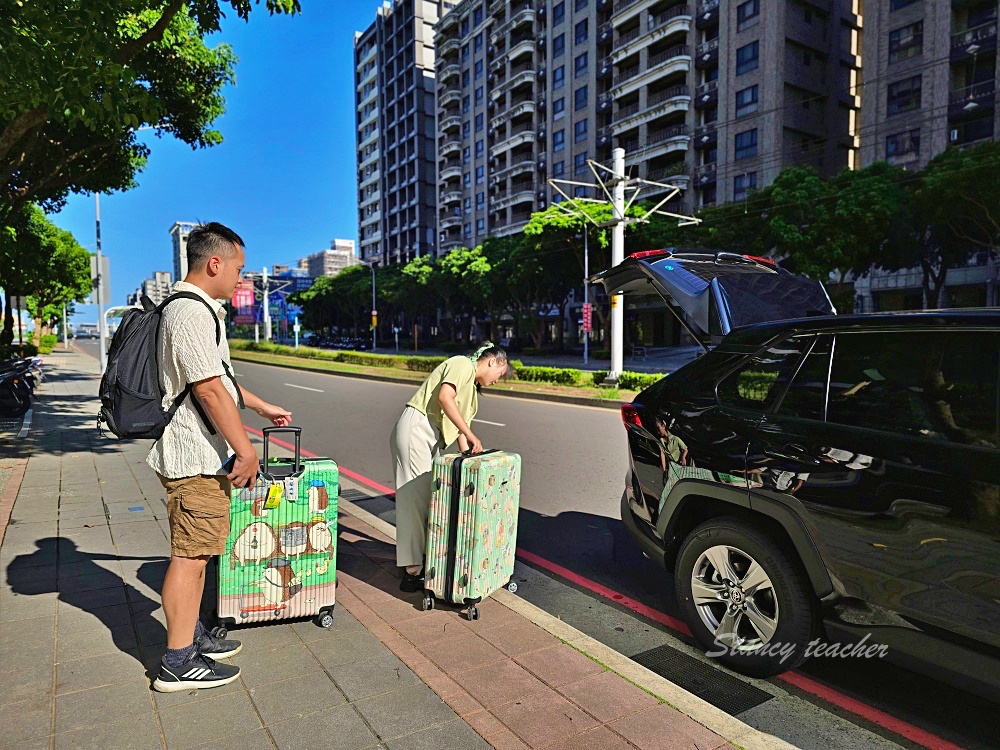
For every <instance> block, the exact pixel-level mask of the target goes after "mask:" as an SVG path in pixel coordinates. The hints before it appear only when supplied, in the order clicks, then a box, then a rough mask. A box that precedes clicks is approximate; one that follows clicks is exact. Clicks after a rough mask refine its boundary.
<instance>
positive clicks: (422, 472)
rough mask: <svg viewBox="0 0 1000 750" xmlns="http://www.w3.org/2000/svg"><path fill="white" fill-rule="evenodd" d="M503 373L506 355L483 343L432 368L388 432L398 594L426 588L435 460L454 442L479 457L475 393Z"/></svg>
mask: <svg viewBox="0 0 1000 750" xmlns="http://www.w3.org/2000/svg"><path fill="white" fill-rule="evenodd" d="M506 372H507V353H506V352H505V351H504V350H503V349H501V348H500V347H498V346H494V345H493V344H492V343H490V342H487V343H486V344H485V345H484V346H481V347H480V348H479V350H478V351H477V352H476V353H475V354H473V355H472V356H471V357H464V356H458V357H451V358H449V359H446V360H445V361H444V362H442V363H441V364H440V365H438V366H437V367H435V368H434V371H433V372H431V374H430V375H428V376H427V379H426V380H425V381H424V382H423V384H422V385H421V386H420V388H419V389H418V390H417V392H416V394H415V395H414V396H413V398H411V399H410V400H409V401H408V402H407V404H406V408H405V409H403V413H402V415H400V417H399V419H398V420H397V422H396V426H395V427H394V428H393V429H392V435H391V437H390V438H389V446H390V448H391V450H392V460H393V467H394V469H395V472H396V564H397V565H399V566H400V567H401V568H403V569H404V570H403V571H402V574H403V575H402V581H401V582H400V584H399V588H400V590H401V591H407V592H412V591H421V590H423V588H424V575H423V571H424V563H423V560H424V546H425V542H426V537H425V535H426V530H427V511H428V508H429V507H430V503H431V472H432V469H433V464H434V457H435V456H437V455H438V454H440V453H441V452H442V451H443V450H444V449H445V448H446V447H447V446H449V445H451V444H452V443H453V442H454V441H455V439H456V438H457V439H458V447H459V449H460V450H462V451H463V452H464V451H471V452H472V453H481V452H482V450H483V444H482V442H481V441H480V440H479V438H477V437H476V435H475V433H474V432H473V431H472V428H471V427H469V423H470V422H472V418H473V417H474V416H475V415H476V411H477V410H478V409H479V391H480V389H481V388H482V387H483V386H489V385H493V384H494V383H496V382H497V381H498V380H499V379H500V378H501V377H503V376H504V374H505V373H506Z"/></svg>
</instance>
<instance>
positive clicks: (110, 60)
mask: <svg viewBox="0 0 1000 750" xmlns="http://www.w3.org/2000/svg"><path fill="white" fill-rule="evenodd" d="M260 3H261V0H101V1H100V2H80V1H74V2H62V3H45V2H25V1H24V0H0V19H2V21H0V49H2V50H3V54H2V55H0V226H5V225H7V224H8V223H9V219H10V218H11V217H13V216H15V215H16V214H17V212H18V211H20V210H21V209H22V208H23V207H24V206H25V205H27V204H28V203H32V202H33V203H37V204H38V205H40V206H41V207H42V208H43V209H44V210H46V211H50V210H53V209H57V208H59V207H60V206H61V205H62V204H63V202H64V201H65V199H66V197H67V195H68V194H69V193H71V192H80V191H95V192H105V191H111V190H122V189H128V188H130V187H133V186H134V184H135V177H136V175H137V173H138V172H139V171H140V170H141V169H142V167H143V166H144V164H145V160H146V157H147V156H148V154H149V149H148V148H147V147H146V146H144V145H143V144H141V143H139V142H138V141H137V139H136V136H135V131H136V130H138V129H139V128H141V127H144V126H151V127H153V128H155V130H156V133H157V135H171V136H173V137H176V138H178V139H180V140H181V141H183V142H184V143H186V144H188V145H190V146H191V147H192V148H202V147H206V146H213V145H216V144H218V143H221V141H222V135H221V134H220V133H219V132H218V131H217V130H214V129H213V128H212V123H213V122H214V121H215V120H216V119H217V118H218V117H219V115H221V114H222V113H223V111H224V104H225V102H224V99H223V96H222V89H223V87H224V86H225V85H226V84H227V83H230V82H232V81H233V80H234V67H235V63H236V57H235V55H234V53H233V50H232V49H231V48H230V47H229V46H228V45H225V44H220V45H218V46H217V47H215V48H209V47H208V46H207V45H206V44H205V39H206V37H207V36H208V35H209V34H211V33H212V32H215V31H218V30H219V24H220V19H221V18H222V17H223V16H224V11H230V12H235V14H236V15H237V16H238V17H240V18H242V19H244V20H246V19H247V18H248V16H249V14H250V12H251V10H252V8H253V6H254V5H259V4H260ZM264 5H265V7H266V8H267V10H268V12H270V13H272V14H273V13H295V12H298V10H299V2H298V0H265V2H264Z"/></svg>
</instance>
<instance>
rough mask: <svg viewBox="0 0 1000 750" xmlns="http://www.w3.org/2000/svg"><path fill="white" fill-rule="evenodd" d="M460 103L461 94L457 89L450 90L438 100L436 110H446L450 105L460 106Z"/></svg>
mask: <svg viewBox="0 0 1000 750" xmlns="http://www.w3.org/2000/svg"><path fill="white" fill-rule="evenodd" d="M461 103H462V92H461V91H459V90H457V89H452V90H451V91H446V92H445V93H443V94H442V95H441V97H440V98H439V99H438V108H439V109H447V108H448V106H449V105H450V104H461Z"/></svg>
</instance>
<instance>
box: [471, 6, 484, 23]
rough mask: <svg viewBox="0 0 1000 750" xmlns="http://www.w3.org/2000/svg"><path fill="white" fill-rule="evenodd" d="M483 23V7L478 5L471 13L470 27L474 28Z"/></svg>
mask: <svg viewBox="0 0 1000 750" xmlns="http://www.w3.org/2000/svg"><path fill="white" fill-rule="evenodd" d="M482 22H483V6H482V5H480V6H479V7H478V8H476V9H475V10H474V11H472V26H473V28H475V27H476V26H478V25H479V24H481V23H482Z"/></svg>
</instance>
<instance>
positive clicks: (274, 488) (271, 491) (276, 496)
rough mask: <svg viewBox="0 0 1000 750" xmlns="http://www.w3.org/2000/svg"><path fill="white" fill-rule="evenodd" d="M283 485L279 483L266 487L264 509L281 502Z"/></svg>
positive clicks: (276, 505)
mask: <svg viewBox="0 0 1000 750" xmlns="http://www.w3.org/2000/svg"><path fill="white" fill-rule="evenodd" d="M284 489H285V488H284V486H283V485H280V484H272V485H271V486H270V487H268V488H267V499H266V500H264V508H265V509H266V510H273V509H274V508H277V507H278V504H279V503H281V496H282V494H283V493H284Z"/></svg>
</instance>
